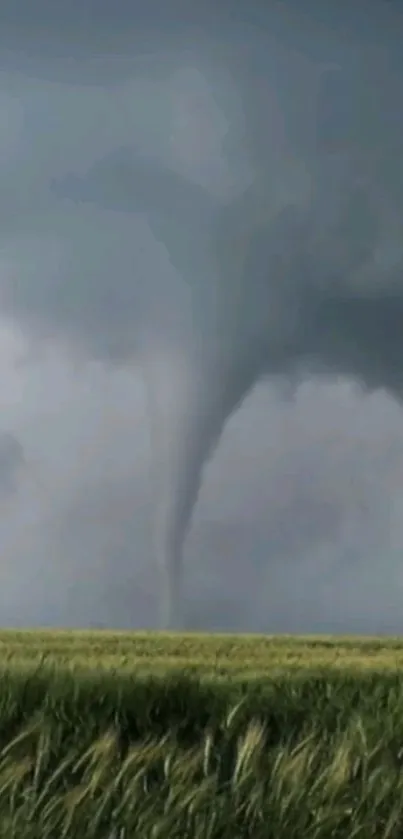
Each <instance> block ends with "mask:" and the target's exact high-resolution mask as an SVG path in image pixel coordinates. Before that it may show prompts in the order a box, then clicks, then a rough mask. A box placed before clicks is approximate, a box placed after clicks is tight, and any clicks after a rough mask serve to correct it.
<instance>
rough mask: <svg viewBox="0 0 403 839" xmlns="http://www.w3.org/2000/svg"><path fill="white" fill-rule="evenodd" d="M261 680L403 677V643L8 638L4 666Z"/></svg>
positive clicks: (119, 635)
mask: <svg viewBox="0 0 403 839" xmlns="http://www.w3.org/2000/svg"><path fill="white" fill-rule="evenodd" d="M44 663H46V664H48V665H54V666H56V667H67V668H81V669H85V670H88V669H94V668H95V669H96V670H100V669H102V670H105V669H114V670H118V671H119V672H121V671H125V672H135V673H136V674H145V673H153V674H163V673H166V672H170V671H171V672H172V671H178V670H180V671H182V672H183V671H185V672H188V673H194V674H197V675H199V676H214V677H215V678H217V677H219V676H223V677H224V678H228V677H229V676H233V677H241V678H242V677H244V676H246V677H248V678H252V677H255V678H261V677H262V676H268V675H273V674H276V673H284V672H287V673H290V672H294V671H299V670H301V668H303V669H305V670H306V669H307V668H308V669H309V670H316V669H322V668H329V667H331V668H332V669H333V668H334V669H340V668H341V669H342V670H346V669H351V670H353V671H354V672H362V671H363V670H368V669H370V670H372V669H376V670H388V671H390V670H396V669H403V639H398V638H395V639H379V638H365V639H364V638H336V637H326V636H316V637H315V636H313V637H302V636H301V637H298V638H295V637H290V636H276V637H271V636H260V635H203V634H197V633H195V634H188V635H181V634H163V633H161V634H159V633H150V632H148V633H130V632H106V631H74V632H72V631H67V630H65V631H57V632H54V631H46V630H43V631H33V632H30V631H21V630H20V631H14V632H13V631H9V632H3V633H1V632H0V666H2V665H7V666H13V667H18V668H21V667H27V666H28V667H29V668H31V667H35V666H40V665H41V664H44Z"/></svg>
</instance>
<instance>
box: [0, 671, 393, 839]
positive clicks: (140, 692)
mask: <svg viewBox="0 0 403 839" xmlns="http://www.w3.org/2000/svg"><path fill="white" fill-rule="evenodd" d="M0 679H1V681H0V684H1V689H0V837H1V838H2V837H4V839H50V838H51V839H73V837H74V839H81V837H82V839H85V837H89V838H90V839H112V837H113V839H129V837H130V839H158V838H159V837H160V839H168V837H169V839H244V837H250V839H263V837H264V839H271V838H272V837H273V839H297V838H298V839H305V837H306V839H308V837H309V839H331V837H335V839H339V837H340V839H353V837H354V839H357V837H360V839H370V837H376V838H377V839H378V838H379V839H401V837H402V836H403V772H402V769H403V675H400V674H399V673H387V672H379V673H377V672H367V673H362V674H361V675H358V674H354V673H352V672H351V671H350V672H348V671H347V672H343V671H342V670H340V669H339V670H338V671H334V670H328V671H326V670H322V671H321V672H318V671H311V672H310V671H309V670H302V671H301V673H300V674H296V673H294V675H289V674H286V673H284V674H282V675H277V676H275V677H274V678H271V679H268V678H267V677H266V678H259V679H254V680H252V681H251V680H249V679H246V678H242V679H229V678H228V679H226V680H223V679H221V680H219V681H217V680H215V679H214V678H213V677H211V678H209V679H203V680H199V679H195V678H185V677H183V676H182V675H180V674H179V675H178V674H176V675H175V674H173V675H170V676H165V677H161V678H155V677H146V678H145V677H144V678H142V677H141V676H139V675H138V674H136V673H135V672H133V673H129V672H125V671H122V672H119V671H118V670H116V671H114V672H109V673H107V672H99V673H97V672H96V671H95V670H93V671H89V672H88V673H85V672H84V671H81V670H79V671H76V672H74V671H72V670H71V669H70V670H69V669H67V668H65V669H63V668H62V667H60V666H58V667H49V666H46V665H42V666H40V667H37V668H36V669H31V671H29V670H28V669H27V668H22V669H18V668H16V667H9V666H8V667H7V666H5V667H3V671H2V672H1V673H0Z"/></svg>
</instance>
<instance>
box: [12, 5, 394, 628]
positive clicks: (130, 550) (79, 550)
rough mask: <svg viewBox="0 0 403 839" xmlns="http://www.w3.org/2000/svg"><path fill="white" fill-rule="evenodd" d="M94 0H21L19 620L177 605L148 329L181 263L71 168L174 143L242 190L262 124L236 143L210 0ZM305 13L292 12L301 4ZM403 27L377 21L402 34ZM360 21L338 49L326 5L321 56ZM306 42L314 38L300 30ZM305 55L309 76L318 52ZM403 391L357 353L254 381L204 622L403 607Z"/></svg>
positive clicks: (233, 455) (15, 386)
mask: <svg viewBox="0 0 403 839" xmlns="http://www.w3.org/2000/svg"><path fill="white" fill-rule="evenodd" d="M90 5H91V4H90V2H87V3H85V2H83V1H82V2H80V3H78V2H77V3H73V2H70V3H69V4H67V3H66V4H64V3H63V4H62V5H60V8H59V4H57V3H56V4H55V3H53V4H51V5H48V4H47V3H46V2H45V0H42V4H41V2H38V3H37V4H35V9H36V12H35V20H33V19H32V15H31V12H30V9H31V5H30V4H29V2H28V0H25V2H24V0H19V2H16V0H14V2H13V3H12V4H11V3H10V5H7V3H5V4H3V6H4V11H0V31H1V33H2V34H1V35H0V316H1V321H0V376H1V390H0V402H1V404H0V408H1V410H0V434H1V435H3V436H2V437H1V440H3V442H2V443H1V446H0V516H1V518H0V538H1V545H2V549H1V567H0V624H4V625H43V624H46V625H49V624H51V625H75V626H78V625H80V626H87V625H91V624H102V625H107V626H135V627H141V626H152V625H153V624H155V622H156V619H157V618H156V615H157V598H158V585H157V580H156V574H157V571H156V567H155V560H154V557H153V552H152V547H151V504H150V493H151V479H150V471H151V470H150V462H151V461H150V436H149V432H150V429H149V422H148V413H147V409H146V400H145V392H144V383H143V378H142V374H141V370H140V367H139V364H138V361H137V359H136V349H137V340H138V333H139V330H140V329H141V318H140V315H139V312H144V311H146V310H145V309H144V299H145V297H147V295H148V292H147V294H146V292H145V291H144V289H145V286H147V289H149V288H151V286H152V283H153V282H154V283H155V288H156V289H157V290H160V289H161V288H162V286H161V285H159V283H161V282H163V284H164V288H165V289H169V288H171V287H172V288H175V287H176V285H175V284H176V283H177V282H178V278H177V276H176V274H175V268H174V266H173V265H172V262H171V261H170V259H169V254H167V252H166V250H165V249H164V247H163V246H162V245H161V243H159V242H158V241H156V239H155V236H154V235H153V233H152V231H151V229H150V227H149V226H148V223H147V220H146V218H145V217H144V216H143V215H141V214H138V213H137V214H133V213H132V212H131V211H130V207H126V209H124V208H123V209H122V208H121V207H119V206H113V205H112V206H109V207H106V206H99V205H96V204H85V203H83V204H78V203H77V202H76V201H74V200H71V198H69V196H68V195H66V194H63V192H60V190H59V191H58V189H57V187H56V186H55V184H60V183H64V182H65V181H64V180H63V179H66V178H67V179H68V178H69V177H70V176H74V177H80V176H85V175H86V173H87V172H88V171H89V170H91V168H92V167H94V166H96V165H97V164H99V163H100V162H101V164H102V161H105V160H106V161H108V160H109V159H111V160H113V159H114V157H113V156H114V155H119V153H120V150H121V149H135V150H136V151H139V150H140V152H142V153H145V152H146V153H147V154H151V155H152V156H155V157H156V158H157V159H158V160H159V161H162V162H163V163H164V164H165V165H166V166H167V167H168V168H169V167H171V168H172V170H173V171H176V172H179V173H180V174H181V175H183V176H184V177H186V178H189V179H190V180H191V181H192V182H194V183H195V184H199V185H202V186H203V187H204V189H205V191H206V194H208V195H210V196H211V197H212V199H213V198H214V197H217V196H218V198H220V197H222V196H224V197H231V196H233V195H236V194H238V193H240V192H241V191H242V189H243V188H244V187H245V185H246V184H248V183H249V181H250V178H251V168H250V161H249V159H248V155H247V153H246V151H244V146H243V145H242V142H241V140H240V141H239V146H238V147H237V146H236V144H235V146H234V145H233V146H231V148H229V147H228V146H226V145H225V141H226V137H227V135H228V127H229V124H230V122H231V120H232V121H235V122H236V124H237V125H238V126H239V137H241V134H242V120H243V119H244V120H245V131H247V127H248V126H247V116H248V115H247V111H245V114H244V115H243V111H242V106H241V104H240V100H239V98H238V95H237V91H236V88H235V87H231V84H230V83H229V82H228V79H227V77H226V76H225V73H224V72H223V71H218V70H216V69H215V63H214V62H216V61H217V49H218V48H217V44H216V41H214V39H212V36H211V37H210V39H209V37H208V34H209V32H211V31H213V30H214V22H215V19H214V13H213V12H212V11H210V12H209V15H208V13H207V9H208V6H207V4H206V13H205V15H204V14H203V15H201V13H200V15H201V17H200V15H199V17H200V20H199V19H198V26H196V25H194V26H192V14H193V13H194V14H195V15H196V12H195V11H194V12H192V13H191V12H190V11H188V17H189V19H186V20H184V19H183V17H181V10H180V6H179V4H176V5H175V4H172V8H171V15H168V13H166V16H164V15H161V17H160V18H158V21H159V23H158V26H157V25H156V24H155V25H154V24H153V21H152V15H151V13H150V15H149V19H148V18H147V17H146V15H145V14H144V19H143V18H141V20H140V19H138V18H137V19H136V20H134V18H133V15H132V13H131V12H130V8H133V6H132V4H130V6H129V4H128V5H127V6H126V4H124V3H123V2H118V3H115V4H113V3H112V2H111V3H110V4H109V5H108V4H107V3H106V2H105V3H101V4H100V6H99V8H100V9H101V14H100V16H99V19H98V20H95V21H94V20H93V18H92V16H91V14H90V13H88V19H89V21H90V22H91V26H90V25H88V27H86V26H85V25H83V19H82V18H80V15H81V14H82V9H83V8H84V10H87V11H88V10H89V9H90ZM154 5H156V4H154ZM353 5H354V4H353ZM87 6H88V9H87ZM109 6H110V8H109ZM112 6H113V8H114V9H115V11H114V12H112ZM169 6H170V4H169V3H166V8H168V7H169ZM67 7H68V8H69V12H68V13H67V11H66V9H67ZM97 8H98V7H97ZM156 8H157V6H156ZM188 8H189V9H192V8H193V7H192V6H191V5H189V7H188ZM251 8H252V6H251ZM357 8H358V4H357ZM253 9H254V14H256V15H257V17H259V7H258V6H256V8H255V7H253ZM158 11H160V9H158ZM182 11H183V10H182ZM389 14H391V12H389ZM2 15H3V17H4V20H2ZM205 17H206V20H205V19H204V18H205ZM313 18H314V16H313ZM179 20H181V21H182V23H179ZM195 20H196V18H195ZM374 20H375V18H374ZM206 21H207V22H206ZM396 21H397V18H396ZM392 22H394V21H392ZM389 23H390V21H389ZM202 24H203V26H202ZM231 25H232V26H233V29H231V30H230V29H229V26H230V24H229V23H228V21H226V20H225V15H224V14H222V15H221V17H220V19H218V18H217V32H218V31H219V32H220V33H221V31H222V32H224V36H225V37H224V36H223V38H224V42H225V44H226V45H227V48H228V44H229V45H230V48H231V49H232V50H233V52H234V54H235V55H236V50H237V49H239V48H240V47H239V43H240V42H244V41H245V40H246V42H247V44H248V48H249V49H251V50H252V49H253V46H254V44H255V43H258V42H259V43H260V40H261V37H262V36H261V33H260V34H258V33H257V31H255V30H252V29H250V21H249V22H248V21H246V22H245V21H243V20H242V19H241V18H239V20H237V21H236V22H235V23H233V24H231ZM278 25H279V27H280V28H281V26H285V24H284V22H282V21H281V20H280V23H279V24H278ZM317 25H318V24H317ZM287 26H289V27H290V31H291V33H292V32H293V26H297V23H295V24H293V23H292V21H291V23H287ZM313 26H314V25H313V24H312V27H313ZM357 26H358V24H357ZM203 27H204V28H203ZM243 27H247V31H248V36H247V38H246V35H245V38H243V35H244V34H245V33H246V29H245V30H244V29H243ZM394 28H396V27H394V26H392V27H390V26H389V28H388V26H387V25H386V24H385V27H384V30H385V31H384V33H383V34H382V32H383V30H382V32H381V34H380V40H381V38H382V37H383V38H384V43H385V44H386V45H387V44H388V37H390V38H392V33H393V30H394ZM342 29H343V27H342V26H341V30H340V31H342ZM308 30H309V26H308ZM375 30H376V26H375V24H374V31H375ZM309 31H311V30H309ZM142 32H144V33H146V35H144V39H141V38H140V33H142ZM45 33H46V35H45ZM206 33H207V34H206ZM372 34H373V33H372ZM6 35H7V37H6ZM335 37H336V36H335ZM308 40H309V39H308ZM336 40H337V39H336ZM341 40H342V39H341ZM341 40H340V41H338V42H337V44H338V48H337V49H336V47H335V46H334V44H333V43H332V41H331V38H330V36H329V35H328V34H325V35H324V34H323V33H321V32H319V33H318V32H317V31H316V30H314V29H313V28H312V37H311V40H310V43H311V47H312V44H313V45H314V47H312V49H315V50H316V54H315V60H316V61H326V60H328V61H329V63H331V62H332V61H334V59H335V56H336V57H337V58H338V59H341V58H342V53H343V50H342V48H341V47H340V43H341ZM370 40H371V32H369V33H368V34H367V41H366V43H367V42H368V43H369V42H370ZM291 41H292V38H291ZM358 41H359V39H358ZM145 44H146V46H145ZM206 44H207V46H206ZM242 48H244V46H243V47H242ZM371 48H372V47H371ZM289 49H290V51H291V52H292V50H294V51H296V53H295V52H293V53H292V55H293V56H294V58H295V54H298V50H299V49H300V46H298V44H297V45H295V44H292V47H291V46H290V47H289ZM343 49H344V48H343ZM355 49H356V47H355ZM291 52H290V54H291ZM343 54H344V53H343ZM352 54H353V55H355V53H354V50H353V53H352ZM293 60H294V59H293ZM310 60H312V56H311V59H310ZM348 60H351V56H350V58H349V59H348ZM295 61H296V62H298V61H300V62H301V67H305V73H306V77H308V76H309V73H310V72H312V71H311V69H310V67H311V64H310V63H309V61H308V60H306V59H305V58H304V57H302V58H301V57H299V58H295ZM295 66H297V65H295ZM217 73H218V75H217ZM215 74H216V75H215ZM397 76H398V74H397ZM215 78H216V79H217V89H215V88H214V85H213V82H212V80H214V79H215ZM400 78H401V77H400ZM270 90H271V91H272V100H271V102H270V108H271V109H272V113H273V115H274V117H273V119H274V123H275V127H276V131H275V136H274V139H273V149H274V150H275V149H276V148H277V145H278V146H279V147H280V146H281V143H282V140H283V134H282V132H283V131H284V127H283V125H282V123H281V120H280V118H279V117H278V103H277V99H276V93H277V91H276V84H275V81H273V83H272V84H271V86H270ZM385 98H387V97H385ZM388 113H389V112H388ZM400 130H401V126H400V127H399V125H398V124H397V126H396V129H395V135H393V136H395V137H396V138H397V139H398V140H399V139H401V134H399V131H400ZM235 134H236V132H235ZM388 136H392V135H391V134H389V135H388ZM301 143H303V138H302V139H301ZM276 144H277V145H276ZM258 153H259V152H258V151H257V152H256V154H258ZM273 154H274V152H273ZM273 160H275V158H274V157H273ZM291 165H292V164H291V159H290V166H291ZM272 166H273V168H275V163H272ZM67 182H68V181H66V183H67ZM282 187H283V188H284V190H285V191H286V189H287V186H283V185H282ZM189 236H190V234H189ZM189 241H190V242H191V244H190V245H189V248H190V249H191V248H192V247H193V244H192V240H191V239H189ZM391 247H392V246H391ZM191 252H192V251H191ZM194 253H196V251H194ZM134 277H135V278H134ZM139 277H140V279H139ZM156 278H158V281H157V279H156ZM170 283H171V285H170ZM166 294H167V296H169V292H168V291H166ZM148 299H151V296H149V297H147V300H148ZM176 315H177V312H176ZM402 327H403V324H402ZM386 340H387V336H386ZM380 365H381V362H380ZM395 372H396V371H395ZM375 378H376V376H375ZM398 378H401V372H400V371H399V377H398ZM380 379H381V381H379V379H378V380H377V385H378V384H379V383H380V384H382V376H381V377H380ZM389 379H390V377H389V378H388V376H386V375H385V387H388V386H389V383H390V382H389ZM394 391H395V392H394V393H393V395H388V393H387V392H386V390H385V391H384V390H382V388H379V389H377V390H375V392H371V393H368V394H367V393H364V391H363V389H362V388H360V386H359V385H357V384H356V383H354V381H353V380H352V379H347V378H342V377H339V378H337V379H336V380H334V379H333V380H331V381H328V380H327V379H324V380H323V379H321V380H319V379H315V378H312V377H309V378H307V379H305V380H304V381H303V382H302V383H301V384H300V386H299V387H298V388H297V389H296V391H288V390H287V388H284V387H283V388H281V387H280V388H279V387H278V386H277V385H276V386H275V385H273V384H270V383H261V384H259V385H258V386H257V387H256V388H255V389H254V391H253V393H252V394H251V395H250V396H249V397H248V398H247V400H246V402H245V403H244V405H243V406H242V407H241V409H240V410H239V411H238V412H237V413H235V414H234V415H233V416H232V417H231V419H230V421H229V423H228V425H227V427H226V429H225V432H224V435H223V437H222V440H221V441H220V444H219V446H218V449H217V451H216V452H215V454H214V457H213V458H212V460H211V462H210V463H209V464H208V467H207V469H206V471H205V476H204V482H203V486H202V491H201V496H200V498H199V503H198V505H197V508H196V512H195V516H194V521H193V525H192V529H191V532H190V534H189V536H188V540H187V543H186V592H187V606H186V611H187V613H188V620H189V623H190V624H191V625H193V626H197V627H201V628H210V627H211V628H221V629H226V628H229V629H240V630H264V631H273V632H274V631H285V632H287V631H289V632H293V631H304V632H309V631H315V632H326V631H341V632H346V633H347V632H352V631H357V632H369V633H376V632H380V631H384V632H396V633H398V632H400V631H401V630H403V410H402V407H401V406H400V405H399V401H398V396H399V394H398V389H397V388H394Z"/></svg>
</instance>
